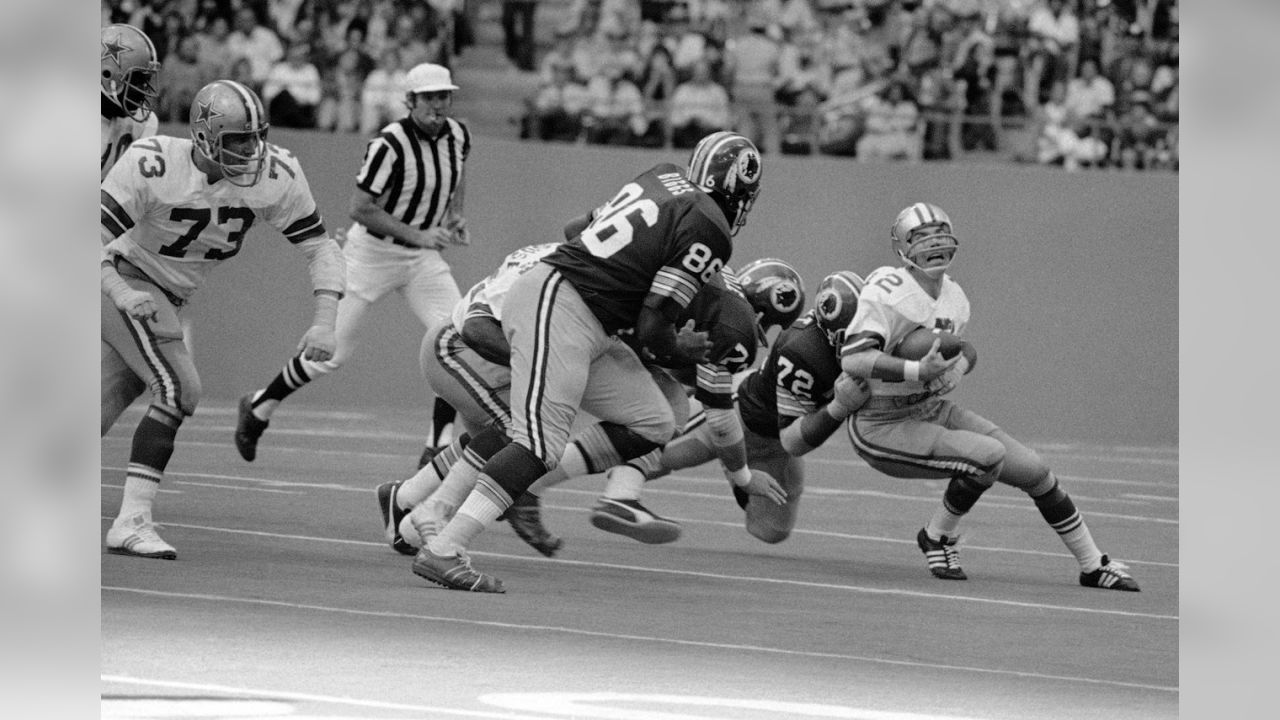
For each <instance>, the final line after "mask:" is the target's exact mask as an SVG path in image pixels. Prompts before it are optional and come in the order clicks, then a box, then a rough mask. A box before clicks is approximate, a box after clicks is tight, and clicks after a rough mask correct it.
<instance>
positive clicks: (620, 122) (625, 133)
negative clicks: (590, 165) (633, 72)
mask: <svg viewBox="0 0 1280 720" xmlns="http://www.w3.org/2000/svg"><path fill="white" fill-rule="evenodd" d="M587 92H588V93H589V94H590V96H591V102H590V104H589V105H588V106H587V112H586V113H585V115H584V116H583V124H584V125H585V127H586V131H587V142H589V143H593V144H598V145H634V144H636V143H637V142H638V141H639V139H640V137H641V136H642V135H643V134H644V133H645V131H646V130H647V129H648V127H649V121H648V118H646V117H645V110H644V100H643V99H642V98H641V97H640V88H638V87H636V84H635V83H634V82H632V80H631V77H630V75H629V74H627V73H626V72H624V71H623V70H622V68H621V67H620V66H618V65H610V66H606V67H605V68H604V69H603V70H602V71H601V74H600V75H597V76H595V77H593V78H591V80H590V81H589V82H588V83H587Z"/></svg>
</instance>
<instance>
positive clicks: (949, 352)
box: [893, 327, 964, 360]
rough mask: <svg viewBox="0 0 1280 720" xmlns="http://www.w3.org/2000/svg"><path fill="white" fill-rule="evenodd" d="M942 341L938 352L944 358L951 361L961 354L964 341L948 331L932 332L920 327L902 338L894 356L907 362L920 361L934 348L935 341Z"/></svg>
mask: <svg viewBox="0 0 1280 720" xmlns="http://www.w3.org/2000/svg"><path fill="white" fill-rule="evenodd" d="M938 339H941V340H942V344H940V345H939V346H938V352H940V353H942V357H944V358H946V359H948V360H950V359H951V358H953V357H955V356H956V353H958V352H960V349H961V347H963V344H964V341H963V340H961V339H960V338H958V337H956V336H955V335H952V334H951V333H949V332H947V331H946V330H930V329H929V328H925V327H920V328H916V329H915V330H912V331H911V332H909V333H907V336H906V337H904V338H902V342H899V343H898V347H897V348H895V349H894V351H893V355H894V356H895V357H900V358H903V359H905V360H919V359H920V358H922V357H924V356H925V354H926V353H928V352H929V348H931V347H933V341H934V340H938Z"/></svg>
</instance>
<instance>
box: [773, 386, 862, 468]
mask: <svg viewBox="0 0 1280 720" xmlns="http://www.w3.org/2000/svg"><path fill="white" fill-rule="evenodd" d="M870 398H871V386H870V385H869V384H868V383H867V381H866V380H865V379H863V378H860V377H853V376H851V375H849V374H848V373H841V374H840V377H838V378H836V382H835V392H834V394H833V396H832V398H831V402H829V403H827V404H826V405H824V406H822V407H820V408H818V409H817V410H815V411H813V412H811V413H809V414H808V415H805V416H804V417H802V418H800V419H799V420H797V421H795V422H792V423H791V424H790V425H788V426H786V427H785V428H782V432H781V433H779V439H780V440H781V441H782V447H783V449H784V450H786V451H787V454H789V455H791V456H792V457H800V456H801V455H805V454H807V453H809V452H810V451H812V450H814V449H815V448H818V447H820V446H821V445H822V443H824V442H826V441H827V438H829V437H831V435H832V434H833V433H835V431H836V430H838V429H839V428H840V426H841V425H842V424H844V421H845V420H847V419H848V417H849V416H850V415H852V414H853V413H855V412H857V410H858V408H860V407H862V406H863V405H864V404H865V403H866V402H867V400H868V399H870Z"/></svg>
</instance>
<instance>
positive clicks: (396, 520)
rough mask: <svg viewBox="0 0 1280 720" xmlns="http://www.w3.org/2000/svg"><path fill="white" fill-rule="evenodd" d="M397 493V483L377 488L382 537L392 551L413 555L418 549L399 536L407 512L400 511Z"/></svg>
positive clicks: (384, 484)
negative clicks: (401, 523) (401, 522)
mask: <svg viewBox="0 0 1280 720" xmlns="http://www.w3.org/2000/svg"><path fill="white" fill-rule="evenodd" d="M399 492H400V483H399V482H384V483H382V484H381V485H379V486H378V487H377V493H378V510H380V511H381V512H382V530H383V535H384V537H386V539H387V543H388V544H390V545H391V549H392V550H395V551H396V552H398V553H400V554H401V555H413V554H415V553H416V552H417V551H418V549H417V548H415V547H414V546H412V545H410V544H409V543H407V542H405V539H404V536H402V535H401V534H400V521H401V520H403V519H404V516H405V515H408V514H409V512H408V511H407V510H404V509H402V508H401V507H400V505H399V504H398V503H397V502H396V495H397V494H398V493H399Z"/></svg>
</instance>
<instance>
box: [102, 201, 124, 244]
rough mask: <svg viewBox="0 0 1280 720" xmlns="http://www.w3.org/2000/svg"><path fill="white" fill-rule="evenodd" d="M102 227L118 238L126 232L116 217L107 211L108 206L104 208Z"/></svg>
mask: <svg viewBox="0 0 1280 720" xmlns="http://www.w3.org/2000/svg"><path fill="white" fill-rule="evenodd" d="M102 227H103V229H105V230H106V231H107V232H108V233H110V234H111V237H112V238H118V237H120V236H121V235H123V234H124V228H122V227H120V223H118V222H116V221H115V219H114V218H112V217H111V215H110V214H109V213H107V210H106V208H103V210H102Z"/></svg>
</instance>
